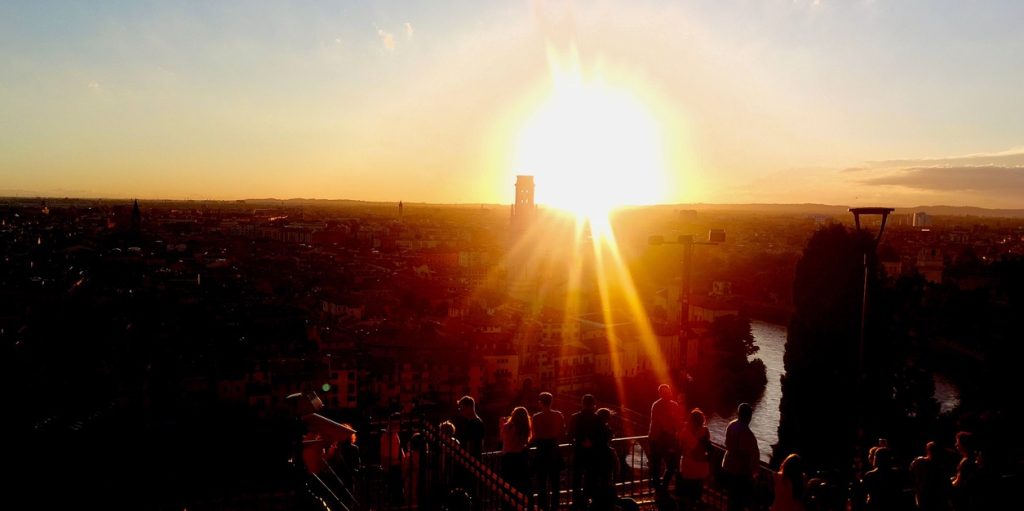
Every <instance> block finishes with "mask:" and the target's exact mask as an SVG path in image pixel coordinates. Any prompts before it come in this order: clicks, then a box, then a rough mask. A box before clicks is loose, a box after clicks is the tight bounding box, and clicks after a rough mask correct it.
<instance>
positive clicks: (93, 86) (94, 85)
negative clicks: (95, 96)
mask: <svg viewBox="0 0 1024 511" xmlns="http://www.w3.org/2000/svg"><path fill="white" fill-rule="evenodd" d="M85 86H86V87H89V88H90V89H92V90H94V91H98V90H100V82H97V81H96V80H93V81H91V82H89V83H87V84H85Z"/></svg>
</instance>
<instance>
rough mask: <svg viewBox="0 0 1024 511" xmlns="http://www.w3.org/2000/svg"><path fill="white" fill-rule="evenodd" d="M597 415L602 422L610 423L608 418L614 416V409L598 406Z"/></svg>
mask: <svg viewBox="0 0 1024 511" xmlns="http://www.w3.org/2000/svg"><path fill="white" fill-rule="evenodd" d="M596 415H597V418H598V420H600V421H601V423H602V424H608V420H609V419H611V418H612V411H611V410H609V409H608V408H598V409H597V412H596Z"/></svg>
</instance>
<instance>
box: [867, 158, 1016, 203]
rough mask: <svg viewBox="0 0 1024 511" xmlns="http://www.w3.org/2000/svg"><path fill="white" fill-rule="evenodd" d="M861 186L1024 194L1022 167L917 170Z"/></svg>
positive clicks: (913, 169)
mask: <svg viewBox="0 0 1024 511" xmlns="http://www.w3.org/2000/svg"><path fill="white" fill-rule="evenodd" d="M861 182H862V183H864V184H867V185H876V186H877V185H888V186H904V187H907V188H915V189H918V190H931V191H946V192H949V191H976V192H986V193H994V194H998V195H1018V196H1019V195H1022V194H1024V166H988V165H986V166H948V167H947V166H943V167H917V168H909V169H904V170H900V171H897V172H896V173H894V174H890V175H887V176H881V177H875V178H871V179H866V180H863V181H861Z"/></svg>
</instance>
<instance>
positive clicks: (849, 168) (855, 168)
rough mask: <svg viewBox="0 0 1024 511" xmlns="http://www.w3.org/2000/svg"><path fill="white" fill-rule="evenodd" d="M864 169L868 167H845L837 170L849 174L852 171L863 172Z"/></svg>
mask: <svg viewBox="0 0 1024 511" xmlns="http://www.w3.org/2000/svg"><path fill="white" fill-rule="evenodd" d="M865 170H868V167H847V168H845V169H843V170H840V171H839V172H840V173H842V174H851V173H854V172H863V171H865Z"/></svg>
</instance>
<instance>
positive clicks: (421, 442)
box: [409, 431, 427, 452]
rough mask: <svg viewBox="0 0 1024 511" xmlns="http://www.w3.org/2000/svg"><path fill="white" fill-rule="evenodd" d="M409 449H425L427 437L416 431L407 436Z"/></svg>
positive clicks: (417, 450)
mask: <svg viewBox="0 0 1024 511" xmlns="http://www.w3.org/2000/svg"><path fill="white" fill-rule="evenodd" d="M409 450H410V451H416V452H423V451H426V450H427V439H426V438H424V436H423V435H421V434H420V433H419V432H418V431H417V432H416V433H413V434H412V436H411V437H409Z"/></svg>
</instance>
